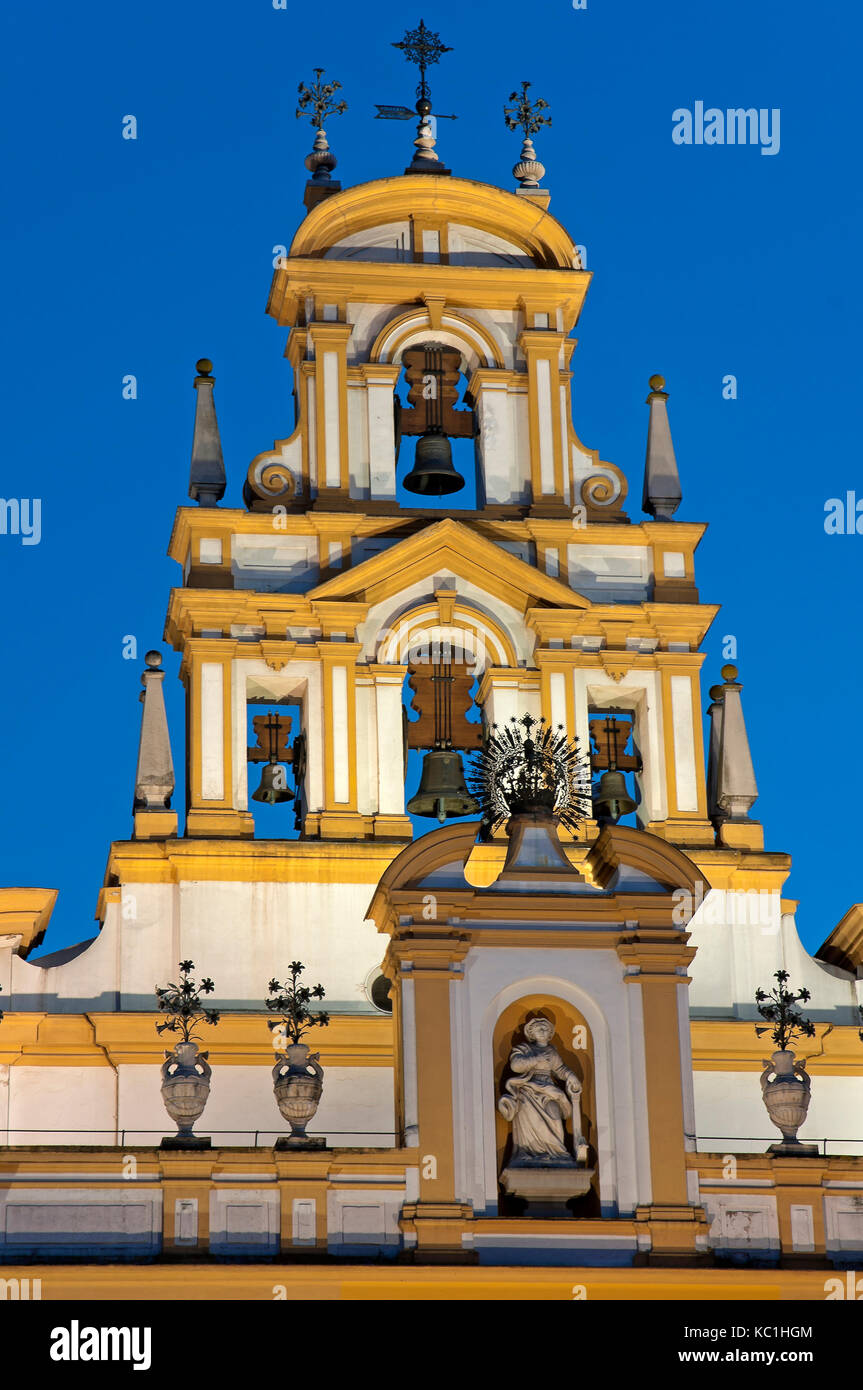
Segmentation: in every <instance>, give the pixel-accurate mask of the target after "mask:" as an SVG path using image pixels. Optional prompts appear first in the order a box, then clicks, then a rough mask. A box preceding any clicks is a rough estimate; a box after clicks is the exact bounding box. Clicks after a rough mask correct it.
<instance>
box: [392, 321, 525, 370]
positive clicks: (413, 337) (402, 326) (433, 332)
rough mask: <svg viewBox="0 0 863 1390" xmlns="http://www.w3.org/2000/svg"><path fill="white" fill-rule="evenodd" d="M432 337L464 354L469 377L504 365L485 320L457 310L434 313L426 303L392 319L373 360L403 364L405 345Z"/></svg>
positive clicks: (407, 346) (499, 350)
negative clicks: (489, 368) (467, 316)
mask: <svg viewBox="0 0 863 1390" xmlns="http://www.w3.org/2000/svg"><path fill="white" fill-rule="evenodd" d="M430 338H433V339H434V341H435V342H439V343H446V344H447V346H449V347H453V348H455V349H456V350H457V351H458V352H460V353H461V354H462V357H463V358H464V363H465V375H466V376H470V375H471V374H472V373H473V372H474V371H476V369H477V368H478V367H497V368H503V366H504V360H503V354H502V352H501V349H500V346H499V344H498V343H497V342H496V341H495V339H494V337H493V336H492V334H491V333H489V331H488V329H486V328H485V327H484V326H483V325H482V324H481V323H477V322H476V320H475V319H469V318H465V317H464V315H462V314H460V313H459V312H458V311H457V310H455V309H445V310H443V312H442V313H440V314H438V313H434V314H432V313H431V312H430V310H429V309H428V308H427V307H426V306H423V307H422V308H419V307H417V308H416V309H410V310H408V312H407V313H405V314H399V316H398V317H397V318H394V319H391V320H390V322H389V323H388V324H386V326H385V327H384V328H383V329H382V330H381V332H380V333H379V334H378V336H377V338H376V339H375V342H374V344H373V346H372V350H371V353H370V355H369V360H370V361H371V362H376V363H377V362H382V363H400V362H401V360H402V354H403V352H404V350H405V348H409V347H413V346H414V345H415V344H418V343H423V342H426V341H428V340H429V339H430Z"/></svg>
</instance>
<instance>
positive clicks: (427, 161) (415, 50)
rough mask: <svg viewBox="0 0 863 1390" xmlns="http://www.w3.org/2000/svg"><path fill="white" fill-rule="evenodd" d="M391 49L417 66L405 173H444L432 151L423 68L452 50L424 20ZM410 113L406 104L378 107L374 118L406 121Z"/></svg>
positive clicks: (429, 106)
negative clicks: (413, 127) (412, 150)
mask: <svg viewBox="0 0 863 1390" xmlns="http://www.w3.org/2000/svg"><path fill="white" fill-rule="evenodd" d="M393 48H400V49H401V50H402V52H403V53H404V55H405V58H406V59H407V61H408V62H409V63H414V64H415V65H416V66H417V67H418V68H419V74H420V80H419V82H418V84H417V89H416V95H417V103H416V108H415V109H416V112H417V115H418V116H419V118H420V119H419V125H418V126H417V137H416V139H415V140H414V146H415V147H416V154H415V155H414V157H413V159H412V160H411V162H410V164H409V165H408V167H407V169H405V173H406V174H448V173H449V172H450V170H449V169H446V168H444V166H443V164H442V163H441V161H440V155H437V154H435V143H436V140H435V135H434V130H433V127H432V124H431V120H430V117H431V114H432V100H431V87H430V86H429V84H428V81H427V79H426V69H427V68H430V67H431V66H432V65H433V64H434V63H438V62H440V59H441V57H442V55H443V54H444V53H452V49H451V48H450V47H449V46H448V45H447V44H445V43H442V42H441V38H440V35H439V34H435V33H432V31H431V29H427V28H426V25H425V20H422V19H421V20H420V22H419V27H418V28H417V29H408V30H407V31H406V32H405V36H404V38H403V39H401V40H400V41H399V42H398V43H394V44H393ZM410 117H411V112H410V109H409V108H408V107H406V106H378V115H377V119H378V120H396V121H404V120H410ZM440 119H442V120H446V121H454V120H455V119H456V117H455V116H442V117H440Z"/></svg>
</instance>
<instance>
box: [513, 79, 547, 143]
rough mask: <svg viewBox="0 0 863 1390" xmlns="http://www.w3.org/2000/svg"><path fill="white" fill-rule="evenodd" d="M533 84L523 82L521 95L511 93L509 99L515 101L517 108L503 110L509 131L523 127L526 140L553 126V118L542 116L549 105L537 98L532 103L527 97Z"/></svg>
mask: <svg viewBox="0 0 863 1390" xmlns="http://www.w3.org/2000/svg"><path fill="white" fill-rule="evenodd" d="M531 85H532V84H531V83H530V82H522V84H521V95H519V93H518V92H510V94H509V99H510V101H514V102H515V103H516V104H515V106H505V107H504V108H503V118H504V120H505V121H506V128H507V130H517V129H518V127H519V126H521V128H522V130H523V131H524V136H525V139H528V138H529V137H530V136H531V135H535V134H536V132H537V131H538V130H541V129H542V127H543V126H544V125H551V117H550V116H543V115H541V114H540V112H542V111H547V110H548V109H549V105H548V102H547V101H543V99H542V97H537V99H536V101H531V100H530V98H529V97H528V95H527V89H528V87H530V86H531Z"/></svg>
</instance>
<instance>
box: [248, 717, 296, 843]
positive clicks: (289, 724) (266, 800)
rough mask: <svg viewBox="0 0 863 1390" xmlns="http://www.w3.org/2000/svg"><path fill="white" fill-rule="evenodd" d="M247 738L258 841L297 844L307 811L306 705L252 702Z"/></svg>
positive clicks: (250, 804)
mask: <svg viewBox="0 0 863 1390" xmlns="http://www.w3.org/2000/svg"><path fill="white" fill-rule="evenodd" d="M246 733H247V740H246V745H247V746H246V757H247V764H248V809H249V811H250V813H251V815H252V818H253V820H254V822H255V838H256V839H264V840H296V839H298V838H299V836H300V834H301V832H302V827H303V821H304V818H305V813H306V809H307V807H306V791H305V772H306V740H305V736H304V734H303V709H302V705H301V704H300V703H299V701H298V700H289V701H284V702H278V701H273V700H272V699H265V698H264V697H262V696H258V697H256V696H249V698H248V699H247V703H246Z"/></svg>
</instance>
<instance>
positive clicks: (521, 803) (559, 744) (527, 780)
mask: <svg viewBox="0 0 863 1390" xmlns="http://www.w3.org/2000/svg"><path fill="white" fill-rule="evenodd" d="M468 780H469V784H470V788H471V791H472V792H473V794H474V796H476V797H477V799H478V800H479V802H480V805H481V808H482V813H483V822H484V823H485V825H487V826H488V827H489V828H490V829H492V830H493V829H495V828H496V827H497V826H499V825H502V824H503V823H504V822H505V821H507V820H509V818H510V816H515V815H519V814H520V813H525V812H531V811H532V812H537V811H543V810H544V811H549V812H553V813H554V815H555V816H556V817H557V818H558V820H559V821H560V822H561V823H562V824H563V825H565V826H566V828H567V830H570V831H575V830H577V829H578V827H579V825H581V823H582V821H584V820H586V819H587V817H588V816H589V815H590V810H591V803H590V791H589V788H590V770H589V764H588V763H587V761H586V759H584V758H582V755H581V752H580V749H579V746H578V740H577V739H572V740H570V739H568V738H567V736H566V732H565V730H564V728H563V725H562V724H561V725H558V727H557V728H556V729H554V728H552V726H551V725H550V724H547V723H546V721H545V720H544V719H534V717H533V715H530V714H523V715H522V716H521V718H520V719H519V718H516V716H515V715H513V717H512V719H511V720H509V722H508V723H507V724H505V725H504V726H503V728H500V727H499V726H498V725H497V724H493V725H492V727H491V733H490V734H489V735H488V737H487V738H486V741H485V745H484V747H483V748H482V749H481V751H480V752H479V753H476V754H475V755H474V760H473V764H472V766H471V769H470V775H469V778H468Z"/></svg>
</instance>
